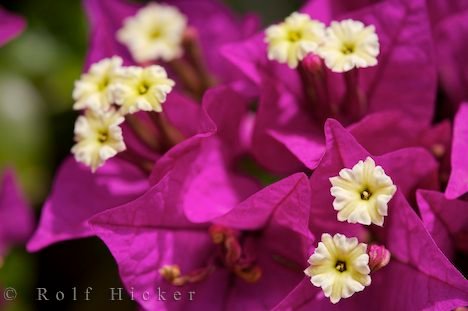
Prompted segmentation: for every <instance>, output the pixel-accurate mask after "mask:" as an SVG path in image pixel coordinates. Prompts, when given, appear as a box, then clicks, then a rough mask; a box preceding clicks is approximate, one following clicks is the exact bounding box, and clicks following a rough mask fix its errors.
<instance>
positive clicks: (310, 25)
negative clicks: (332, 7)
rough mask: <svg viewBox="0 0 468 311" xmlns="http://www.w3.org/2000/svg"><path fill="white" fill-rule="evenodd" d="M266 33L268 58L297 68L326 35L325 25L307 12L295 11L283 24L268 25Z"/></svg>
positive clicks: (314, 50)
mask: <svg viewBox="0 0 468 311" xmlns="http://www.w3.org/2000/svg"><path fill="white" fill-rule="evenodd" d="M265 34H266V38H265V42H266V43H267V44H268V59H270V60H276V61H278V62H280V63H287V64H288V66H289V67H290V68H296V67H297V65H298V63H299V61H301V60H302V59H304V57H305V56H306V55H307V54H308V53H311V52H316V51H317V49H318V47H319V45H320V44H321V42H322V41H323V38H324V36H325V26H324V25H323V24H322V23H321V22H319V21H316V20H312V19H311V18H310V17H309V15H307V14H302V13H298V12H294V13H292V14H291V15H290V16H289V17H287V18H286V19H285V21H284V22H282V23H281V24H278V25H273V26H270V27H268V28H267V30H266V31H265Z"/></svg>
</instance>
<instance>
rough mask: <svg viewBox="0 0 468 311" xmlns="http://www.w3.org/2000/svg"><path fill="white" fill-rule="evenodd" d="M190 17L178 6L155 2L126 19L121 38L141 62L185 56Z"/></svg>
mask: <svg viewBox="0 0 468 311" xmlns="http://www.w3.org/2000/svg"><path fill="white" fill-rule="evenodd" d="M186 27H187V18H186V17H185V16H184V15H183V14H182V13H181V12H180V11H179V10H178V9H177V8H175V7H172V6H169V5H166V4H157V3H151V4H148V5H147V6H146V7H144V8H142V9H140V10H139V11H138V12H137V14H136V15H135V16H132V17H129V18H127V19H126V20H125V21H124V25H123V27H122V28H121V29H120V30H119V31H118V32H117V39H118V40H119V41H120V42H121V43H123V44H125V45H126V46H127V47H128V49H129V50H130V53H131V54H132V56H133V58H134V59H135V60H136V61H137V62H139V63H143V62H147V61H153V60H159V59H162V60H164V61H170V60H173V59H175V58H178V57H180V56H181V55H182V47H181V44H182V39H183V35H184V31H185V29H186Z"/></svg>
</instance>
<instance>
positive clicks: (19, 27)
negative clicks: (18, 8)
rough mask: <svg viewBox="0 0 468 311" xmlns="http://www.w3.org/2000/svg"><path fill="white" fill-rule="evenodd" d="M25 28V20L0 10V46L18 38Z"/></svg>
mask: <svg viewBox="0 0 468 311" xmlns="http://www.w3.org/2000/svg"><path fill="white" fill-rule="evenodd" d="M25 27H26V22H25V20H24V19H23V18H22V17H20V16H17V15H14V14H12V13H10V12H7V11H6V10H4V9H2V8H0V46H2V45H4V44H5V43H7V42H8V41H10V40H12V39H14V38H15V37H16V36H18V35H19V34H20V33H21V32H22V31H23V30H24V28H25Z"/></svg>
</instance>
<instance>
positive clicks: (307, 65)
mask: <svg viewBox="0 0 468 311" xmlns="http://www.w3.org/2000/svg"><path fill="white" fill-rule="evenodd" d="M301 65H302V67H303V68H304V70H305V71H306V72H308V73H316V72H318V71H320V70H321V69H322V60H321V59H320V57H318V56H317V55H315V54H312V53H309V54H307V56H306V57H305V58H304V59H303V60H302V62H301Z"/></svg>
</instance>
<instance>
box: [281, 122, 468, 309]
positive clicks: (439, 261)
mask: <svg viewBox="0 0 468 311" xmlns="http://www.w3.org/2000/svg"><path fill="white" fill-rule="evenodd" d="M325 132H326V135H327V151H326V153H325V156H324V158H323V159H322V160H321V162H320V165H319V166H318V168H317V170H316V171H315V172H314V174H313V175H312V177H311V189H313V193H315V194H317V197H316V198H315V199H314V200H312V208H311V216H310V228H311V230H312V231H313V232H332V233H333V232H345V233H346V234H348V235H353V236H357V237H358V238H359V239H360V241H366V240H367V239H369V238H370V237H372V239H373V240H374V241H375V240H377V241H378V242H379V243H380V244H383V245H384V246H385V247H386V248H387V249H388V250H389V251H390V252H391V255H392V259H391V261H390V263H389V264H388V266H386V267H385V268H383V269H381V270H379V271H378V272H377V273H375V275H373V276H372V284H371V285H370V286H369V287H368V288H366V289H365V290H364V291H363V292H362V293H358V294H355V295H353V297H351V298H349V299H346V300H343V301H342V302H340V304H339V305H337V306H332V305H331V304H330V303H329V301H328V300H327V299H324V297H323V296H321V294H320V293H319V292H318V291H317V289H315V288H314V287H313V286H311V285H310V282H309V281H308V280H304V281H303V282H302V284H301V285H299V286H298V287H297V288H296V289H295V290H294V291H293V292H292V293H291V294H290V295H289V296H288V297H287V298H286V299H285V300H284V301H283V302H282V303H280V304H279V305H278V306H277V308H276V309H277V310H285V309H293V310H308V309H314V310H338V309H339V310H343V309H345V310H348V309H350V310H354V309H356V310H360V309H363V308H370V309H376V310H377V309H378V310H396V309H398V310H421V309H440V310H451V309H454V308H456V307H459V306H464V305H466V304H467V302H468V282H467V281H466V279H465V278H464V277H463V276H462V275H461V274H460V272H458V271H457V270H456V268H455V267H454V266H453V265H451V264H450V262H449V261H448V260H447V258H446V257H445V256H444V255H443V254H442V252H441V251H440V250H439V248H438V247H437V245H436V244H435V243H434V241H433V240H432V238H431V236H430V235H429V233H428V232H427V231H426V229H425V228H424V225H423V223H422V222H421V220H420V219H419V218H418V216H417V215H416V213H415V212H414V211H413V210H412V208H411V207H410V205H409V204H408V203H407V201H406V199H405V198H404V196H403V195H402V194H403V193H402V192H405V191H401V190H402V189H404V188H406V187H405V186H403V184H402V183H401V181H402V180H403V179H404V178H411V177H409V176H408V175H412V173H411V172H410V171H412V170H413V169H414V164H415V163H418V162H420V161H422V162H424V161H425V160H422V158H421V159H419V160H417V157H421V156H422V157H423V158H424V157H426V156H427V155H426V156H423V154H424V153H427V152H421V153H420V154H419V156H416V155H415V152H416V150H417V149H414V148H409V149H402V150H401V151H398V152H395V153H391V154H386V155H382V156H380V157H375V160H376V163H378V164H380V165H382V167H384V169H385V172H386V173H387V174H389V176H391V177H392V179H394V180H395V184H396V185H397V187H398V189H399V190H398V191H397V193H396V194H395V197H394V198H393V200H392V201H391V202H390V205H389V210H388V213H389V215H388V217H387V220H388V222H386V225H385V226H384V228H383V229H380V230H377V229H375V228H370V231H367V229H366V228H367V227H361V226H352V225H351V226H350V225H349V224H343V223H339V222H337V221H336V220H335V217H336V216H335V212H334V211H333V209H331V208H329V206H330V205H331V203H332V200H333V198H332V197H331V196H330V195H329V194H328V193H327V190H328V189H329V183H328V178H329V177H330V176H334V175H335V174H336V173H337V172H338V171H339V170H340V169H341V168H342V167H349V166H350V165H352V164H353V163H356V161H358V160H359V159H363V158H365V157H366V156H368V155H369V153H368V152H367V151H366V150H365V149H363V148H362V147H361V146H360V145H359V144H358V143H357V142H356V140H355V139H354V138H353V137H352V136H351V135H350V134H349V133H348V132H346V130H344V129H343V127H341V126H340V125H339V124H338V123H337V122H336V121H328V122H327V124H326V131H325ZM398 153H399V154H400V156H396V154H398ZM412 157H416V158H413V159H412ZM426 161H427V160H426ZM420 176H421V175H420ZM419 178H421V177H419ZM416 183H417V182H416ZM408 190H409V189H408Z"/></svg>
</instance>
